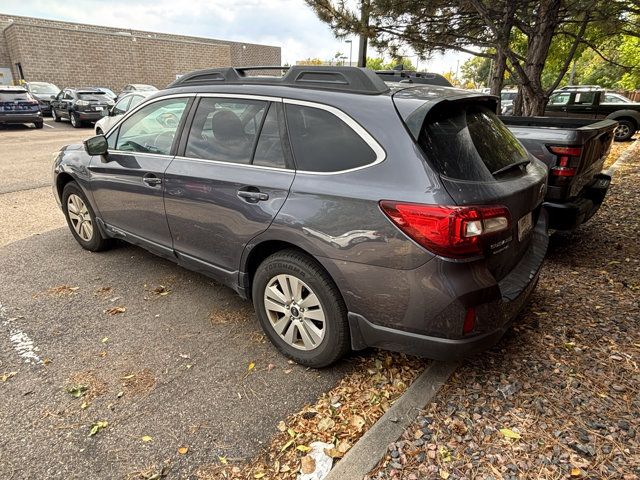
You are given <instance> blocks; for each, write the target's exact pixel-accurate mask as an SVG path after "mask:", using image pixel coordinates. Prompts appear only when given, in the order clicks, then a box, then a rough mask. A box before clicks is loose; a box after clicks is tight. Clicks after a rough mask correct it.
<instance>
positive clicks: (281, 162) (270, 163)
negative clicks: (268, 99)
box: [253, 103, 286, 168]
mask: <svg viewBox="0 0 640 480" xmlns="http://www.w3.org/2000/svg"><path fill="white" fill-rule="evenodd" d="M280 115H281V113H280V107H279V105H277V104H275V103H272V104H271V105H270V106H269V111H268V112H267V116H266V117H265V118H264V123H263V124H262V130H260V138H259V139H258V145H257V146H256V152H255V154H254V156H253V164H254V165H262V166H263V167H277V168H285V167H286V162H285V159H284V151H283V150H282V136H281V133H282V132H280V126H281V125H282V123H281V122H280V121H279V119H278V117H279V116H280Z"/></svg>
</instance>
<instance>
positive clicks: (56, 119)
mask: <svg viewBox="0 0 640 480" xmlns="http://www.w3.org/2000/svg"><path fill="white" fill-rule="evenodd" d="M51 118H53V121H54V122H59V121H60V117H59V116H58V114H57V113H56V111H55V109H54V108H52V109H51Z"/></svg>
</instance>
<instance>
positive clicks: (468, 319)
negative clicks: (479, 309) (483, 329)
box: [462, 307, 476, 335]
mask: <svg viewBox="0 0 640 480" xmlns="http://www.w3.org/2000/svg"><path fill="white" fill-rule="evenodd" d="M475 326H476V309H475V308H473V307H469V308H467V313H465V315H464V324H463V325H462V333H463V334H464V335H466V334H467V333H470V332H471V331H473V329H474V328H475Z"/></svg>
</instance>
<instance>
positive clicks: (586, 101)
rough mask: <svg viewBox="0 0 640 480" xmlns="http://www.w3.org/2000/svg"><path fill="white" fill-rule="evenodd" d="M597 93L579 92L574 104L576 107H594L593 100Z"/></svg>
mask: <svg viewBox="0 0 640 480" xmlns="http://www.w3.org/2000/svg"><path fill="white" fill-rule="evenodd" d="M595 96H596V92H577V93H576V95H575V97H573V103H575V104H576V105H593V99H594V98H595Z"/></svg>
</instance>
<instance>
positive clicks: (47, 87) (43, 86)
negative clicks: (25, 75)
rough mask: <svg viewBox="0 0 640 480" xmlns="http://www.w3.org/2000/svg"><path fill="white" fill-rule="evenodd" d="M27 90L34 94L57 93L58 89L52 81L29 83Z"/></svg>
mask: <svg viewBox="0 0 640 480" xmlns="http://www.w3.org/2000/svg"><path fill="white" fill-rule="evenodd" d="M29 90H31V93H35V94H36V95H46V94H49V95H57V94H58V92H59V91H60V89H59V88H58V87H56V86H55V85H54V84H53V83H30V84H29Z"/></svg>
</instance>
